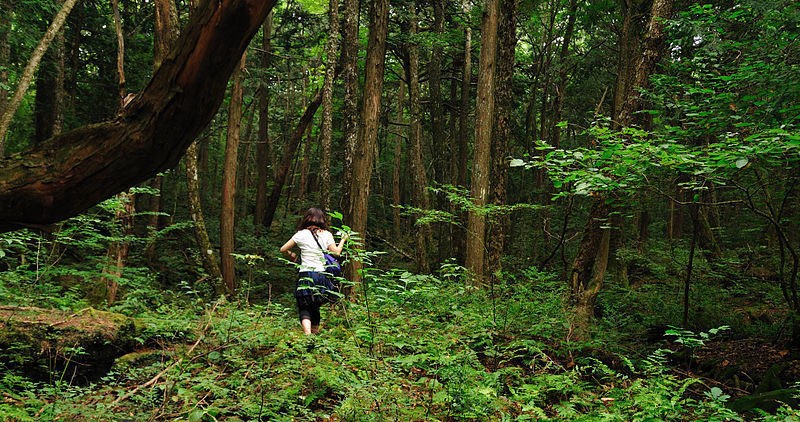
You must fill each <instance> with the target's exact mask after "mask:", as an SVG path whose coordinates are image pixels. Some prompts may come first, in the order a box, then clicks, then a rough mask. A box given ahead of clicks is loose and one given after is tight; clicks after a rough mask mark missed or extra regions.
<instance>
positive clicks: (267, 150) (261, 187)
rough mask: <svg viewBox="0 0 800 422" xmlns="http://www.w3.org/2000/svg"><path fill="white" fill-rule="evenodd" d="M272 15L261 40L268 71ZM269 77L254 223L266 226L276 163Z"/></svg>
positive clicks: (261, 98) (263, 95) (261, 95)
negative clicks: (272, 170)
mask: <svg viewBox="0 0 800 422" xmlns="http://www.w3.org/2000/svg"><path fill="white" fill-rule="evenodd" d="M272 15H273V13H272V12H270V14H269V15H268V16H267V19H266V21H265V22H264V28H263V30H262V33H263V38H262V41H261V50H262V51H261V68H262V71H264V72H267V71H268V69H269V68H270V67H271V66H272ZM269 100H270V96H269V79H268V77H264V78H261V86H260V87H259V90H258V116H259V117H258V146H257V147H256V169H257V170H256V172H257V173H258V182H257V186H256V207H255V215H254V217H253V218H254V220H255V221H254V224H255V226H256V227H258V226H259V225H261V226H265V225H266V224H265V222H266V215H265V213H266V206H267V181H268V180H269V177H270V175H271V173H272V172H271V171H270V169H271V167H272V165H273V163H274V161H275V160H274V157H273V155H272V142H271V140H270V136H269V121H270V115H269Z"/></svg>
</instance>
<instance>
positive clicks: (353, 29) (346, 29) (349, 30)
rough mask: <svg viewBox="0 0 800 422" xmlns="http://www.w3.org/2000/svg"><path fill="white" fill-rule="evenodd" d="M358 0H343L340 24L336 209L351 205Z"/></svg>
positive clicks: (355, 131) (355, 139)
mask: <svg viewBox="0 0 800 422" xmlns="http://www.w3.org/2000/svg"><path fill="white" fill-rule="evenodd" d="M358 28H359V25H358V0H344V22H343V25H342V57H341V59H342V81H343V84H344V98H343V104H342V115H343V116H349V118H345V119H344V120H343V124H342V136H343V139H342V142H343V146H344V169H343V173H342V198H340V201H341V202H340V203H339V209H343V210H347V209H348V208H349V207H350V201H351V196H352V194H353V193H352V192H351V191H350V187H351V185H352V183H351V178H352V175H353V174H354V172H353V159H354V157H353V154H354V151H355V148H356V142H358V133H359V120H358V119H356V118H353V116H358V115H359V114H358V44H359V39H358Z"/></svg>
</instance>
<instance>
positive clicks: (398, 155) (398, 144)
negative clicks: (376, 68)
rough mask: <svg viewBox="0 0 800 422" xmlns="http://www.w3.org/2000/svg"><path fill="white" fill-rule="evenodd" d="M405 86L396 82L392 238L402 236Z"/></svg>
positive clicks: (403, 83)
mask: <svg viewBox="0 0 800 422" xmlns="http://www.w3.org/2000/svg"><path fill="white" fill-rule="evenodd" d="M405 87H406V84H405V82H403V81H400V82H399V83H398V88H397V117H395V119H396V120H397V124H398V125H399V126H398V127H397V128H396V129H395V131H394V136H393V138H394V154H393V157H392V204H393V205H394V207H393V208H392V227H393V228H394V232H393V233H394V238H395V239H400V238H401V237H402V231H401V220H400V208H399V207H400V204H401V200H400V181H401V178H400V174H401V169H400V167H401V163H402V161H403V160H402V159H403V135H402V129H401V127H400V126H403V125H404V123H405V117H404V113H403V107H404V104H403V103H404V98H403V97H404V96H405Z"/></svg>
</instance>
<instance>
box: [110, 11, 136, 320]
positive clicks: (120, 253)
mask: <svg viewBox="0 0 800 422" xmlns="http://www.w3.org/2000/svg"><path fill="white" fill-rule="evenodd" d="M111 9H112V10H113V15H114V33H115V35H116V37H117V79H118V90H119V91H118V92H119V100H120V108H122V107H124V103H123V101H124V98H125V96H126V90H125V38H124V37H123V33H122V19H120V16H119V2H118V1H117V0H113V1H112V2H111ZM117 200H118V201H119V206H118V208H117V210H116V213H115V220H116V222H117V224H119V227H120V233H119V234H118V236H117V237H119V239H114V240H112V241H111V244H110V245H109V246H108V251H107V253H106V256H107V263H106V266H105V267H104V268H103V277H102V279H103V280H104V283H103V284H105V285H106V293H107V295H106V301H107V303H108V305H109V306H111V305H112V304H113V303H114V301H116V298H117V290H118V289H119V279H120V278H121V277H122V273H123V271H124V269H125V261H126V260H127V259H128V250H129V244H128V241H127V240H126V239H124V237H125V236H127V235H129V234H130V233H131V232H132V231H133V213H134V207H135V204H136V199H135V197H134V195H133V194H132V193H130V192H122V193H119V194H117Z"/></svg>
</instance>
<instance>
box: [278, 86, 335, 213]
mask: <svg viewBox="0 0 800 422" xmlns="http://www.w3.org/2000/svg"><path fill="white" fill-rule="evenodd" d="M321 103H322V91H317V93H316V94H315V95H314V99H313V100H311V103H309V104H308V107H306V111H305V112H304V113H303V116H302V117H300V121H299V122H298V123H297V127H295V129H294V131H293V132H292V135H291V137H290V138H289V142H288V143H287V144H286V146H285V149H284V150H283V157H282V158H281V163H280V166H279V167H278V169H277V171H276V172H275V183H274V184H273V185H272V193H271V194H270V196H269V199H268V200H267V206H266V209H265V211H264V227H266V228H269V226H271V225H272V220H273V219H274V218H275V211H277V209H278V202H279V201H280V199H281V192H282V191H283V186H284V185H285V184H286V178H287V177H288V175H289V170H290V167H291V166H292V159H293V158H294V156H295V153H297V147H298V146H299V145H300V141H302V140H303V135H304V134H305V133H306V128H308V126H309V125H310V124H311V122H313V120H314V113H316V112H317V109H318V108H319V105H320V104H321Z"/></svg>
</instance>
